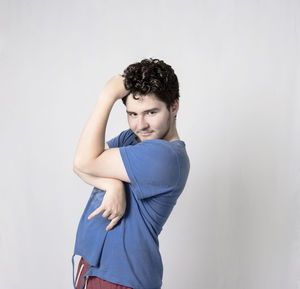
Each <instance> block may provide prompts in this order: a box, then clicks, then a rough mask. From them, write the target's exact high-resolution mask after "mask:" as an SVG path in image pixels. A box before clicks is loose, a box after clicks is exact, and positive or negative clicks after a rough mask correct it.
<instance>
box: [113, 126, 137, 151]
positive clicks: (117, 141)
mask: <svg viewBox="0 0 300 289" xmlns="http://www.w3.org/2000/svg"><path fill="white" fill-rule="evenodd" d="M132 137H133V132H132V130H131V129H127V130H124V131H122V132H121V133H120V134H119V135H117V136H116V137H114V138H112V139H110V140H109V141H107V144H108V146H109V148H118V147H121V146H124V145H126V144H127V143H130V141H131V138H132Z"/></svg>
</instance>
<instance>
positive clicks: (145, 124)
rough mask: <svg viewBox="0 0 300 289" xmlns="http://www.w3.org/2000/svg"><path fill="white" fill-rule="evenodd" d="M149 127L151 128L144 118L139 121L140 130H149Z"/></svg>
mask: <svg viewBox="0 0 300 289" xmlns="http://www.w3.org/2000/svg"><path fill="white" fill-rule="evenodd" d="M148 127H149V124H148V122H147V121H146V120H145V118H144V117H143V116H142V117H140V118H139V120H138V128H139V130H144V129H146V128H148Z"/></svg>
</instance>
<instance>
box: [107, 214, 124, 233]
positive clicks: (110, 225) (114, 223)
mask: <svg viewBox="0 0 300 289" xmlns="http://www.w3.org/2000/svg"><path fill="white" fill-rule="evenodd" d="M120 219H121V217H120V216H118V217H115V218H114V219H113V220H112V221H111V222H110V223H109V224H108V226H107V227H106V231H109V230H111V229H112V228H113V227H114V226H115V225H116V224H117V223H118V222H119V221H120Z"/></svg>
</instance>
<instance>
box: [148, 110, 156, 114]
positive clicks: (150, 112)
mask: <svg viewBox="0 0 300 289" xmlns="http://www.w3.org/2000/svg"><path fill="white" fill-rule="evenodd" d="M148 113H149V114H155V113H156V111H149V112H148Z"/></svg>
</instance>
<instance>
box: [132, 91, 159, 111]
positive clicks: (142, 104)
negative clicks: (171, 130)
mask: <svg viewBox="0 0 300 289" xmlns="http://www.w3.org/2000/svg"><path fill="white" fill-rule="evenodd" d="M136 97H138V99H134V98H133V96H132V94H129V95H128V97H127V101H126V110H127V112H138V111H141V112H145V111H150V110H154V109H160V108H162V107H163V105H164V102H163V101H161V100H159V99H158V98H157V97H156V96H155V95H154V94H147V95H136Z"/></svg>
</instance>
